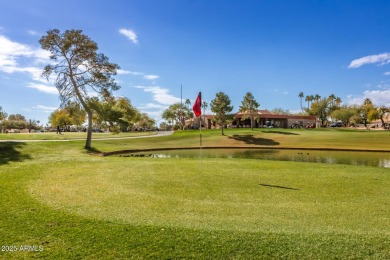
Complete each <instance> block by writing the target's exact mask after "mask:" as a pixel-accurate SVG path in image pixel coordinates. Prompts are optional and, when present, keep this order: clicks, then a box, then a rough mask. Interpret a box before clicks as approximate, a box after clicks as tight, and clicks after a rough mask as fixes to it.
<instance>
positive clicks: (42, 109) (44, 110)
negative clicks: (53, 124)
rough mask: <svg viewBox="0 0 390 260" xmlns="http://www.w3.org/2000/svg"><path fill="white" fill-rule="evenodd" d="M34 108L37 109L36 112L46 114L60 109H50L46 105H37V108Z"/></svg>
mask: <svg viewBox="0 0 390 260" xmlns="http://www.w3.org/2000/svg"><path fill="white" fill-rule="evenodd" d="M33 108H34V109H36V110H39V111H42V112H45V113H51V112H53V111H54V110H56V109H58V107H49V106H44V105H37V106H35V107H33Z"/></svg>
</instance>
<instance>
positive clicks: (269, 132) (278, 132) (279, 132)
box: [261, 130, 299, 135]
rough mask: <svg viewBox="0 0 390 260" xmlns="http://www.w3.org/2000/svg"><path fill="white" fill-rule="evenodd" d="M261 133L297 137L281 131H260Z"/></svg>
mask: <svg viewBox="0 0 390 260" xmlns="http://www.w3.org/2000/svg"><path fill="white" fill-rule="evenodd" d="M261 132H263V133H266V134H280V135H299V134H297V133H291V132H283V131H271V130H262V131H261Z"/></svg>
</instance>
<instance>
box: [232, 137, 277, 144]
mask: <svg viewBox="0 0 390 260" xmlns="http://www.w3.org/2000/svg"><path fill="white" fill-rule="evenodd" d="M229 139H234V140H237V141H241V142H244V143H246V144H256V145H279V142H275V141H274V140H272V139H267V138H259V137H254V136H253V135H233V136H229Z"/></svg>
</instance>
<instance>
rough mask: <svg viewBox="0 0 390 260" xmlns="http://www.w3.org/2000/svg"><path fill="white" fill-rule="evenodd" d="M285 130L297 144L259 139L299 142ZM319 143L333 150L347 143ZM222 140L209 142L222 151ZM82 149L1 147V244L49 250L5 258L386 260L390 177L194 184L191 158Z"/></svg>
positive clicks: (267, 174) (348, 173)
mask: <svg viewBox="0 0 390 260" xmlns="http://www.w3.org/2000/svg"><path fill="white" fill-rule="evenodd" d="M282 132H283V131H282ZM285 132H287V133H297V134H298V135H289V134H287V135H286V134H281V133H276V132H274V133H272V132H265V133H264V132H261V133H259V134H255V138H265V137H264V136H270V138H269V139H273V140H274V141H277V142H280V141H281V139H278V137H279V136H280V137H286V136H289V137H297V136H300V137H301V138H302V136H301V135H303V134H301V132H290V131H285ZM248 133H249V134H250V132H248ZM248 133H247V132H244V131H242V132H241V131H237V132H229V133H228V134H229V136H233V135H236V138H238V139H239V138H240V137H239V136H238V135H240V136H244V137H245V136H246V135H248ZM302 133H305V136H304V137H303V138H309V139H310V138H312V140H318V139H319V137H316V136H314V135H315V134H316V133H317V132H302ZM306 133H313V134H314V135H313V136H312V137H311V136H310V135H309V134H307V135H306ZM318 133H321V131H318ZM323 133H324V134H325V135H328V137H327V138H328V139H330V140H333V142H334V143H338V140H341V139H342V137H343V136H344V138H346V137H345V135H346V134H350V133H349V132H347V133H344V132H339V131H333V132H323ZM357 134H362V133H361V132H359V133H357ZM332 135H334V136H332ZM353 135H354V133H352V137H350V138H351V139H354V138H357V137H356V136H355V137H353ZM197 138H198V136H197V135H196V134H195V135H194V136H191V134H190V133H188V132H185V133H178V134H175V135H174V136H171V137H161V138H154V139H153V140H152V139H150V140H149V141H147V140H146V139H145V140H141V139H133V140H111V141H103V140H102V141H99V142H95V143H94V145H96V147H97V148H98V149H100V150H102V151H106V150H105V149H107V150H110V149H112V150H113V149H114V148H117V147H124V148H125V149H133V148H137V147H142V145H143V144H144V145H145V146H149V147H153V146H154V147H162V146H165V145H167V146H171V145H180V144H183V143H188V144H191V143H192V142H193V141H194V140H197ZM226 138H229V137H221V136H219V132H212V131H211V132H209V133H207V132H206V133H205V139H206V140H207V139H208V140H210V142H215V143H216V144H218V142H220V141H221V140H222V141H223V142H224V141H225V140H226ZM376 138H378V135H375V136H371V132H366V133H363V134H362V135H361V136H360V138H359V139H361V140H367V141H364V142H362V145H363V146H364V145H366V146H367V145H370V147H371V148H378V146H381V144H380V142H373V143H374V145H372V144H369V142H368V140H370V139H372V140H374V141H375V139H376ZM234 141H237V140H234ZM238 142H241V141H238ZM283 142H284V145H287V144H292V143H294V142H295V141H294V140H290V141H289V140H288V138H287V139H285V141H283ZM384 142H387V141H386V140H385V141H384ZM365 143H366V144H365ZM188 144H187V145H188ZM223 144H224V143H223ZM377 144H378V145H377ZM249 145H250V144H249ZM311 145H315V144H311ZM319 145H320V144H319ZM82 146H83V141H74V142H67V143H62V142H61V143H47V142H45V143H0V158H1V159H0V191H1V198H0V207H1V209H2V210H1V211H0V245H1V246H20V245H36V246H39V245H40V246H42V247H43V251H42V252H27V251H24V252H23V251H20V250H19V251H18V252H0V258H6V259H24V258H33V257H36V258H50V259H96V258H103V259H110V258H111V259H112V258H129V259H131V258H135V259H139V258H208V259H214V258H217V259H225V258H245V259H247V258H259V259H261V258H289V259H313V258H316V259H329V258H333V259H340V258H341V259H345V258H350V259H359V258H372V259H388V258H390V242H389V241H390V219H389V216H390V207H389V204H390V192H389V187H390V185H389V184H390V174H389V173H390V172H389V169H385V168H375V167H363V166H348V165H325V164H311V163H296V162H277V161H266V160H248V159H235V160H224V159H205V160H204V161H203V169H204V172H203V173H202V174H199V161H198V160H194V159H176V158H169V159H156V158H154V159H153V158H123V157H122V158H121V157H97V156H91V155H89V154H88V153H86V152H85V151H84V150H83V149H82V148H81V147H82ZM342 146H345V144H344V145H342Z"/></svg>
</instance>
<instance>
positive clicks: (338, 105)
mask: <svg viewBox="0 0 390 260" xmlns="http://www.w3.org/2000/svg"><path fill="white" fill-rule="evenodd" d="M341 102H342V101H341V98H340V97H336V99H335V103H336V106H337V107H338V108H340V105H341Z"/></svg>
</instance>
